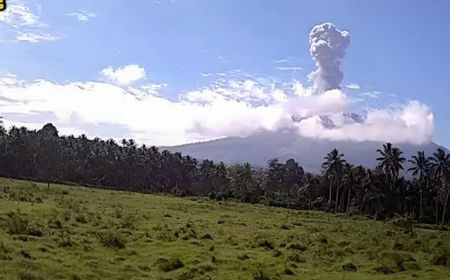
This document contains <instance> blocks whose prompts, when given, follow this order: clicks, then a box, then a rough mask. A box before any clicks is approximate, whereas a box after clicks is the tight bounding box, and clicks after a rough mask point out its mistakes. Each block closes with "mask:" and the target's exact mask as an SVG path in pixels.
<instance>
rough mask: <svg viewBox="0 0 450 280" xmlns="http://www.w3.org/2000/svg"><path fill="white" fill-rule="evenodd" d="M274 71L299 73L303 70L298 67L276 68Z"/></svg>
mask: <svg viewBox="0 0 450 280" xmlns="http://www.w3.org/2000/svg"><path fill="white" fill-rule="evenodd" d="M275 70H280V71H301V70H303V68H302V67H299V66H276V67H275Z"/></svg>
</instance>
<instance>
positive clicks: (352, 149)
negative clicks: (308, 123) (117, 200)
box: [161, 130, 448, 173]
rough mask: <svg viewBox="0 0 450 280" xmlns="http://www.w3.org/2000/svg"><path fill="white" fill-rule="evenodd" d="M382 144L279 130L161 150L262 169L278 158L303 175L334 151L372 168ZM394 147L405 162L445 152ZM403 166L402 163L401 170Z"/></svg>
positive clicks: (426, 147)
mask: <svg viewBox="0 0 450 280" xmlns="http://www.w3.org/2000/svg"><path fill="white" fill-rule="evenodd" d="M383 144H384V142H378V141H360V142H356V141H332V140H325V139H317V138H306V137H302V136H299V135H298V134H297V133H296V132H294V131H289V130H282V131H276V132H268V131H265V132H260V133H256V134H252V135H250V136H247V137H237V136H233V137H226V138H220V139H215V140H210V141H205V142H197V143H191V144H183V145H178V146H171V147H161V148H162V149H167V150H169V151H171V152H181V153H182V154H184V155H190V156H193V157H195V158H197V159H199V160H204V159H209V160H213V161H215V162H220V161H223V162H224V163H227V164H234V163H243V162H249V163H251V164H252V165H256V166H266V165H267V161H268V160H270V159H272V158H278V159H280V160H281V161H285V160H287V159H289V158H293V159H295V160H296V161H298V162H299V163H300V165H302V166H303V168H304V169H305V170H306V171H309V172H313V173H318V172H320V168H321V164H322V162H323V158H324V157H325V155H326V154H327V153H328V152H330V151H331V150H332V149H334V148H336V149H338V150H339V152H341V153H343V154H344V157H345V159H346V160H347V161H348V162H350V163H352V164H355V165H363V166H365V167H374V166H375V165H376V158H377V156H378V155H377V152H376V150H377V149H380V148H382V145H383ZM394 145H395V146H397V147H399V148H400V150H402V151H403V153H404V154H403V156H404V157H405V158H406V159H409V158H410V157H411V156H412V155H415V154H416V153H417V151H424V152H425V154H426V155H427V156H431V155H432V153H433V152H434V151H436V150H437V149H438V148H444V149H445V150H447V149H446V148H445V147H443V146H441V145H438V144H436V143H434V142H430V143H428V144H423V145H415V144H410V143H395V144H394ZM447 151H448V150H447ZM407 165H408V164H407V163H406V164H405V166H406V167H407Z"/></svg>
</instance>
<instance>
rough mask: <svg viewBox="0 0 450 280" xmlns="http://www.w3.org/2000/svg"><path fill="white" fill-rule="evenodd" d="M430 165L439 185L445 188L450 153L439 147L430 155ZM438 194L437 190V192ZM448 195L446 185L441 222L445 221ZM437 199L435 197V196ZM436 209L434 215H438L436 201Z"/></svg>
mask: <svg viewBox="0 0 450 280" xmlns="http://www.w3.org/2000/svg"><path fill="white" fill-rule="evenodd" d="M431 166H432V169H433V172H434V175H435V176H436V178H437V179H438V180H439V181H440V182H441V187H442V188H443V189H445V187H446V185H447V178H448V177H449V173H450V154H447V153H446V152H445V151H444V149H442V148H439V149H437V151H436V152H434V153H433V156H432V157H431ZM438 194H439V192H438ZM449 196H450V188H449V187H447V194H446V196H445V202H444V209H443V211H442V221H441V222H442V223H444V221H445V214H446V212H447V205H448V200H449ZM436 200H437V198H436ZM436 206H437V209H436V210H437V211H436V216H437V215H438V210H439V209H438V207H439V206H438V203H436Z"/></svg>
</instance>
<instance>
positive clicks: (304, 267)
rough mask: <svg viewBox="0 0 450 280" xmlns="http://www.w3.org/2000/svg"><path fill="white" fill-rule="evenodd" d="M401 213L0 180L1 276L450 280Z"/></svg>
mask: <svg viewBox="0 0 450 280" xmlns="http://www.w3.org/2000/svg"><path fill="white" fill-rule="evenodd" d="M402 221H403V220H401V219H398V220H397V223H394V222H392V221H391V222H378V221H373V220H368V219H366V218H364V217H360V216H353V217H352V216H348V215H347V216H344V215H332V214H326V213H320V212H312V211H311V212H308V211H294V210H286V209H279V208H270V207H264V206H261V205H248V204H240V203H235V202H212V201H209V200H206V199H181V198H174V197H167V196H158V195H148V194H140V193H128V192H120V191H111V190H100V189H92V188H83V187H72V186H59V185H51V187H50V188H47V185H45V184H39V183H33V182H27V181H16V180H11V179H2V178H0V279H8V280H9V279H434V280H437V279H450V234H449V232H447V231H438V230H432V229H427V228H426V227H425V226H420V227H418V226H415V227H414V228H412V229H411V228H410V227H409V225H408V224H407V223H402Z"/></svg>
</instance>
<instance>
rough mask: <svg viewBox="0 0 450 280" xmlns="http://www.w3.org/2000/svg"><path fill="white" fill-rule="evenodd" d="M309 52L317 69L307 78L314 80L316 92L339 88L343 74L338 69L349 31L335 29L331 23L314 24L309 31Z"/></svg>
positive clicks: (348, 39)
mask: <svg viewBox="0 0 450 280" xmlns="http://www.w3.org/2000/svg"><path fill="white" fill-rule="evenodd" d="M309 44H310V45H311V47H310V49H309V52H310V53H311V56H312V57H313V59H314V60H315V61H316V66H317V69H316V70H315V71H314V72H312V73H311V74H309V76H308V78H309V79H310V80H311V81H313V82H314V89H315V91H316V92H317V93H320V92H324V91H327V90H331V89H339V88H340V84H341V82H342V78H343V77H344V74H343V73H342V71H341V70H340V69H339V66H340V64H341V59H342V58H343V57H344V56H345V49H346V48H347V47H348V45H349V44H350V33H348V32H347V31H344V30H339V29H336V26H334V24H332V23H329V22H327V23H322V24H319V25H316V26H314V28H313V29H312V30H311V32H310V33H309Z"/></svg>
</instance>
